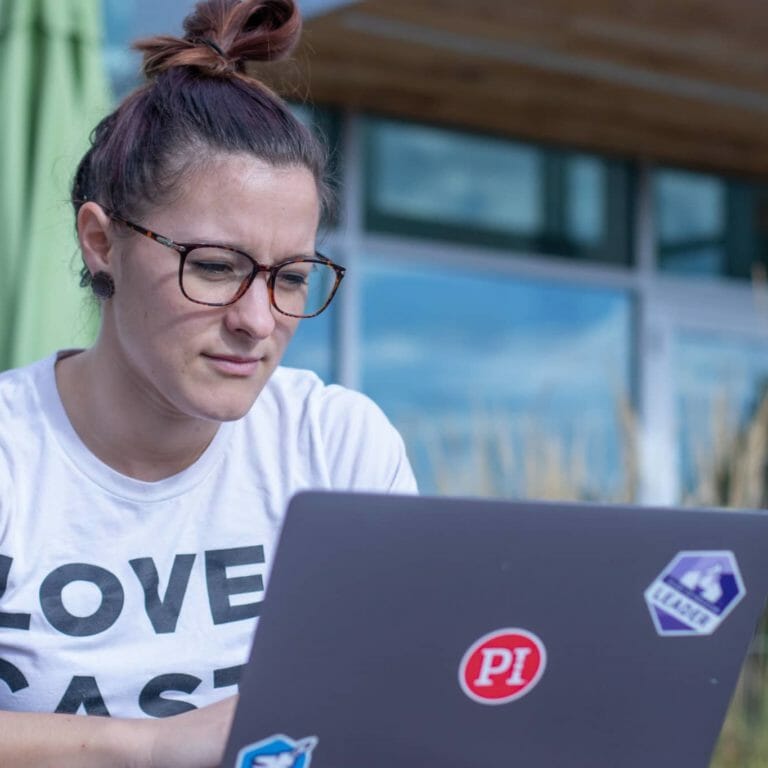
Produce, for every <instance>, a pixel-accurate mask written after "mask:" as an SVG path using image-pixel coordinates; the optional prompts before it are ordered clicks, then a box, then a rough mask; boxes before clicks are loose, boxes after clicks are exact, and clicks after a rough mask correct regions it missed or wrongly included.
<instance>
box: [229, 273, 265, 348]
mask: <svg viewBox="0 0 768 768" xmlns="http://www.w3.org/2000/svg"><path fill="white" fill-rule="evenodd" d="M224 322H225V325H226V327H227V329H228V330H229V331H231V332H232V333H237V334H243V333H244V334H246V335H248V336H250V337H251V338H253V339H265V338H267V336H269V335H270V334H271V333H272V331H274V329H275V315H274V310H273V308H272V305H271V303H270V301H269V287H268V286H267V275H266V273H263V272H262V273H260V274H258V275H256V277H255V279H254V281H253V283H251V285H250V287H249V288H248V290H247V291H246V292H245V293H244V294H243V295H242V296H241V297H240V298H239V299H238V300H237V301H236V302H235V303H234V304H230V306H228V307H227V311H226V314H225V315H224Z"/></svg>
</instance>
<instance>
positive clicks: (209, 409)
mask: <svg viewBox="0 0 768 768" xmlns="http://www.w3.org/2000/svg"><path fill="white" fill-rule="evenodd" d="M261 389H262V388H261V387H259V388H258V390H256V391H253V390H251V391H250V392H242V391H241V392H237V393H232V392H221V391H220V392H218V393H217V392H216V391H215V390H214V391H213V392H209V393H207V394H208V397H207V398H206V401H205V402H204V403H200V405H199V408H198V409H197V410H198V412H199V414H200V416H201V417H203V418H205V419H208V420H210V421H237V420H238V419H242V418H243V416H245V415H246V414H247V413H248V411H250V410H251V408H252V407H253V404H254V403H255V402H256V398H257V397H258V396H259V393H260V392H261Z"/></svg>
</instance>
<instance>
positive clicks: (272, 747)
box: [235, 734, 318, 768]
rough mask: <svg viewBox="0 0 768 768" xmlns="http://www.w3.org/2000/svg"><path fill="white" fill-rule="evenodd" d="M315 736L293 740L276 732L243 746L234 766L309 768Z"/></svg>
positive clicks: (315, 742)
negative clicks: (273, 734) (274, 734)
mask: <svg viewBox="0 0 768 768" xmlns="http://www.w3.org/2000/svg"><path fill="white" fill-rule="evenodd" d="M317 741H318V739H317V737H316V736H307V738H305V739H300V740H299V741H294V740H293V739H291V738H289V737H288V736H283V735H282V734H278V735H276V736H270V737H269V738H267V739H263V740H262V741H257V742H256V743H255V744H249V745H248V746H247V747H243V748H242V749H241V750H240V751H239V752H238V753H237V760H236V761H235V768H309V764H310V763H311V762H312V750H313V749H314V748H315V747H316V746H317Z"/></svg>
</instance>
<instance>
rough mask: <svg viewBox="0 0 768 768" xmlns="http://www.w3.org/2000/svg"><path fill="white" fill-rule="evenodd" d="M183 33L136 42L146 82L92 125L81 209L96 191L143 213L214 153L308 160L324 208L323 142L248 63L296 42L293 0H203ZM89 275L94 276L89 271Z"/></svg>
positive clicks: (78, 189) (75, 192)
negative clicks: (141, 58)
mask: <svg viewBox="0 0 768 768" xmlns="http://www.w3.org/2000/svg"><path fill="white" fill-rule="evenodd" d="M184 32H185V34H184V36H183V37H181V38H177V37H171V36H165V35H163V36H157V37H152V38H149V39H146V40H140V41H138V42H137V43H135V44H134V47H135V48H137V49H138V50H140V51H142V52H143V54H144V64H143V71H144V74H145V76H146V78H147V80H148V82H147V83H146V84H145V85H143V86H141V87H139V88H138V89H137V90H135V91H134V92H133V93H131V94H130V95H129V96H128V97H127V98H126V99H125V100H124V101H123V102H122V103H121V104H120V105H119V106H118V107H117V109H115V111H114V112H112V113H111V114H110V115H108V116H107V117H105V118H104V119H103V120H102V121H101V122H100V123H99V124H98V125H97V126H96V128H95V129H94V131H93V133H92V134H91V147H90V149H89V150H88V152H86V154H85V156H84V157H83V159H82V160H81V161H80V164H79V166H78V168H77V172H76V175H75V179H74V182H73V185H72V204H73V206H74V208H75V212H77V211H78V210H79V208H80V206H81V205H82V203H83V202H85V201H87V200H93V201H95V202H98V203H99V204H101V205H102V206H104V207H105V208H108V209H110V210H112V211H115V212H119V213H120V214H122V215H124V216H137V215H141V214H142V213H143V212H144V211H145V210H146V209H147V208H148V207H151V206H152V205H157V204H161V203H163V202H167V201H168V200H170V199H172V197H173V196H174V195H175V194H179V193H180V192H181V188H182V186H183V184H184V181H185V180H186V179H187V178H188V176H189V174H190V172H192V171H194V170H197V169H199V168H200V167H201V165H202V164H203V163H204V162H205V161H206V160H207V159H209V158H210V155H211V153H213V152H224V153H247V154H250V155H251V156H253V157H256V158H259V159H261V160H263V161H265V162H267V163H269V164H271V165H273V166H276V167H290V166H304V167H306V168H307V169H309V170H310V171H311V172H312V174H313V176H314V178H315V181H316V183H317V187H318V193H319V197H320V202H321V207H322V208H323V210H324V211H326V210H327V209H328V207H329V206H330V204H331V200H332V195H331V192H330V187H329V184H328V181H327V179H326V166H327V153H326V151H325V147H324V146H323V145H322V144H321V143H320V142H319V141H318V139H317V138H316V137H315V136H314V134H313V133H312V132H311V131H310V130H309V129H307V128H306V127H305V126H304V125H302V123H301V122H300V121H299V120H298V119H297V118H296V117H295V116H294V115H293V114H292V113H291V111H290V109H289V108H288V106H287V105H286V104H285V102H284V101H283V100H282V99H281V98H280V97H278V96H277V95H276V94H275V93H273V92H272V91H271V90H270V89H269V88H267V87H266V86H265V85H264V84H263V83H261V82H260V81H259V80H256V79H255V78H253V77H251V76H250V75H249V74H247V72H246V67H247V65H248V64H249V63H250V62H260V61H262V62H268V61H277V60H279V59H283V58H285V57H287V56H288V55H289V54H290V52H291V51H292V50H293V48H294V46H295V45H296V43H297V42H298V38H299V34H300V32H301V17H300V15H299V12H298V9H297V7H296V5H295V3H294V0H204V2H199V3H198V4H197V5H196V6H195V9H194V11H193V12H192V13H191V14H190V15H189V16H188V17H187V18H186V19H185V20H184ZM82 274H83V277H84V283H87V282H88V277H89V276H90V275H88V274H87V270H84V272H83V273H82Z"/></svg>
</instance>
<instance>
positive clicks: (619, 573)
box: [222, 492, 768, 768]
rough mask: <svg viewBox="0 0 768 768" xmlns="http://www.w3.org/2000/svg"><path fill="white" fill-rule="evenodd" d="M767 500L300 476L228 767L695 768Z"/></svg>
mask: <svg viewBox="0 0 768 768" xmlns="http://www.w3.org/2000/svg"><path fill="white" fill-rule="evenodd" d="M766 552H768V514H764V513H762V512H758V511H734V510H691V509H673V508H670V509H660V508H640V507H621V506H608V505H605V506H602V505H592V504H573V503H533V502H507V501H495V500H479V499H456V498H438V497H410V496H386V495H369V494H357V493H334V492H306V493H301V494H299V495H297V496H296V497H294V498H293V500H292V501H291V503H290V505H289V509H288V511H287V515H286V518H285V523H284V527H283V530H282V533H281V537H280V541H279V544H278V548H277V552H276V556H275V560H274V565H273V569H272V573H271V576H270V583H269V587H268V590H267V596H266V599H265V602H264V606H263V611H262V615H261V619H260V621H259V625H258V628H257V630H256V633H255V636H254V642H253V648H252V653H251V658H250V661H249V663H248V664H247V666H246V668H245V670H244V673H243V677H242V679H241V682H240V700H239V704H238V708H237V712H236V714H235V718H234V722H233V726H232V731H231V734H230V738H229V742H228V745H227V748H226V753H225V758H224V762H223V763H222V768H233V767H234V766H236V767H237V768H263V767H264V766H271V767H272V768H309V766H310V765H311V767H312V768H393V766H406V767H407V768H415V767H416V766H427V767H428V768H438V767H439V768H486V766H487V767H488V768H490V767H491V766H504V768H531V767H537V768H538V767H541V768H560V767H561V766H568V768H582V767H583V768H596V767H597V768H648V766H675V768H705V766H708V765H709V760H710V757H711V753H712V751H713V748H714V746H715V743H716V740H717V737H718V734H719V732H720V728H721V725H722V722H723V719H724V717H725V714H726V710H727V707H728V703H729V700H730V697H731V695H732V692H733V689H734V686H735V684H736V681H737V677H738V673H739V670H740V667H741V664H742V662H743V660H744V657H745V655H746V653H747V650H748V646H749V643H750V640H751V638H752V635H753V632H754V629H755V625H756V623H757V621H758V619H759V617H760V615H761V612H762V610H763V607H764V603H765V600H766V596H767V595H768V557H766Z"/></svg>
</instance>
